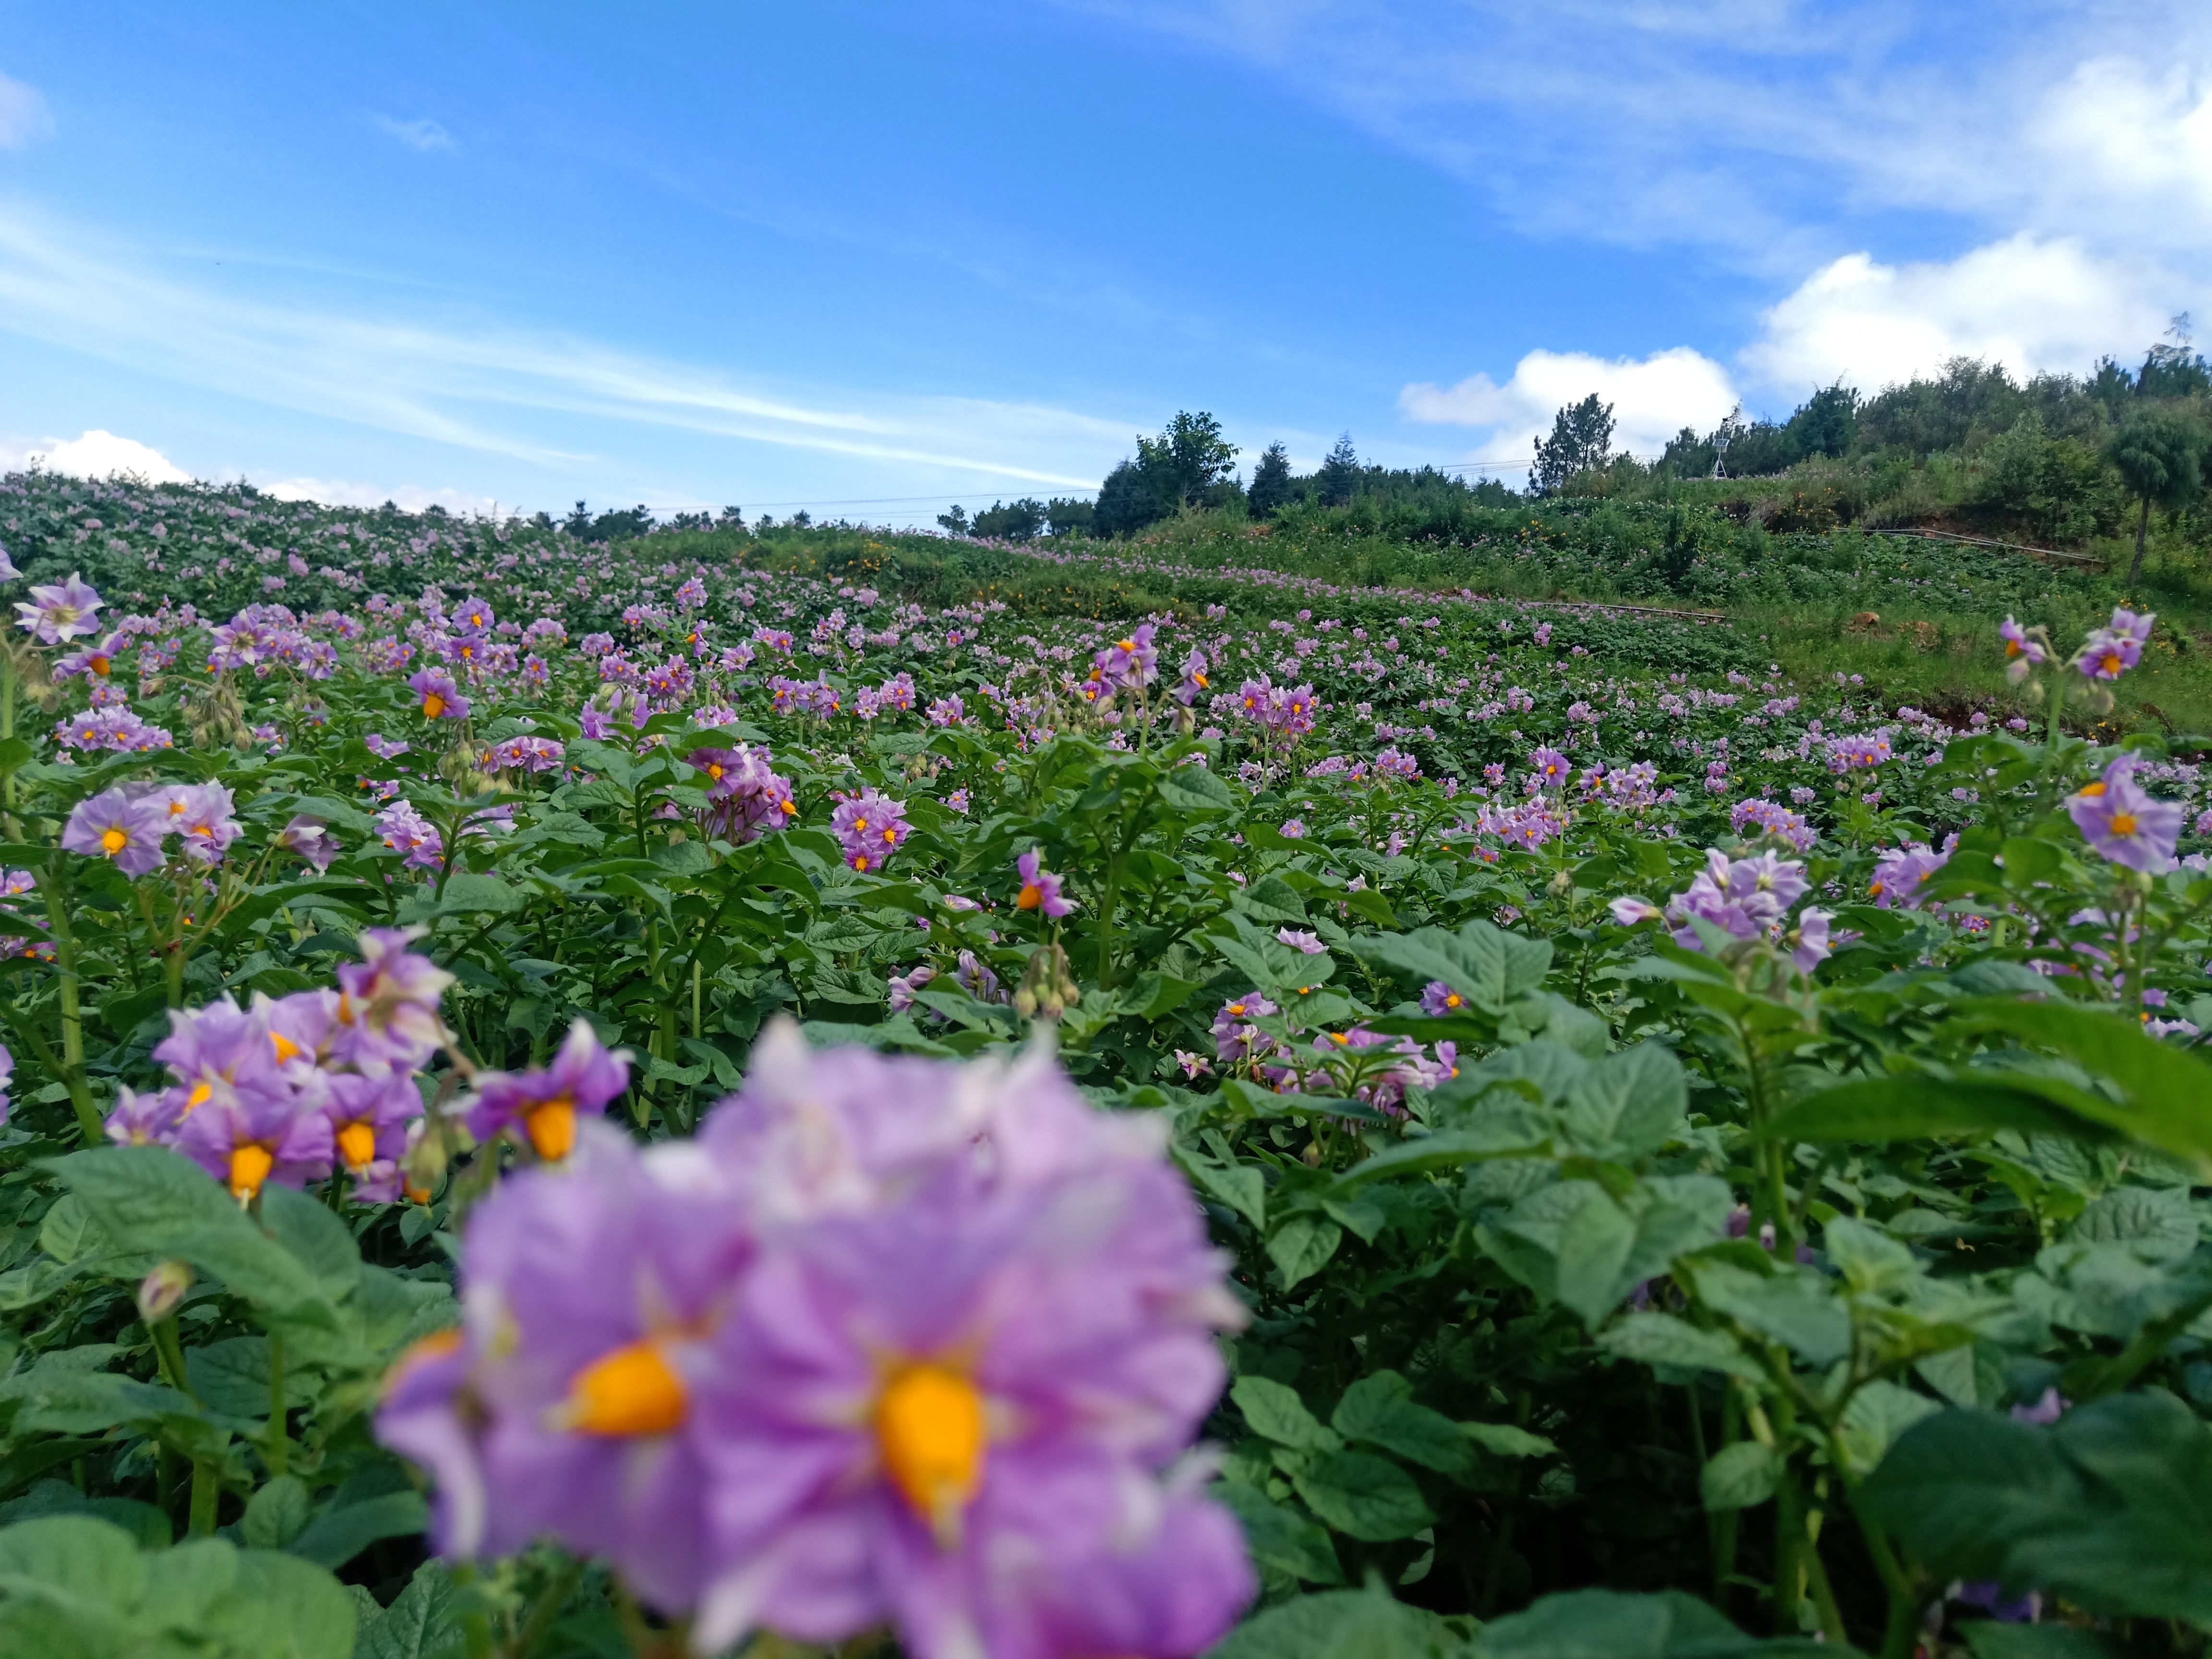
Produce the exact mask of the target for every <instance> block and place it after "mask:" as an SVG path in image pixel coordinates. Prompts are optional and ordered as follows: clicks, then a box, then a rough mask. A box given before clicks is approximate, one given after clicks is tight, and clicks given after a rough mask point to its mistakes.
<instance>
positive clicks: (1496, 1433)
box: [1459, 1423, 1559, 1457]
mask: <svg viewBox="0 0 2212 1659" xmlns="http://www.w3.org/2000/svg"><path fill="white" fill-rule="evenodd" d="M1459 1431H1460V1432H1461V1433H1462V1434H1463V1435H1465V1436H1466V1437H1468V1439H1470V1440H1472V1441H1474V1443H1475V1444H1476V1445H1478V1446H1480V1447H1481V1448H1482V1449H1483V1450H1485V1451H1486V1452H1488V1453H1489V1454H1490V1455H1492V1456H1493V1457H1552V1456H1555V1455H1557V1454H1558V1452H1559V1447H1558V1446H1556V1445H1555V1444H1553V1443H1552V1442H1551V1441H1549V1440H1547V1439H1545V1438H1544V1437H1543V1436H1542V1435H1541V1434H1531V1433H1529V1432H1528V1430H1526V1429H1523V1428H1516V1426H1514V1425H1512V1424H1510V1423H1462V1424H1461V1425H1459Z"/></svg>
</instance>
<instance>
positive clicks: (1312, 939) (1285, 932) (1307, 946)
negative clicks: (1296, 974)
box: [1275, 927, 1328, 957]
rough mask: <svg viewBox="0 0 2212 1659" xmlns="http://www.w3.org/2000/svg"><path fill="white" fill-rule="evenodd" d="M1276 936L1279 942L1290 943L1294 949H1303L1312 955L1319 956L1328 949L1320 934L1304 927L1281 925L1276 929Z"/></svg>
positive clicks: (1308, 954)
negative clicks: (1310, 931)
mask: <svg viewBox="0 0 2212 1659" xmlns="http://www.w3.org/2000/svg"><path fill="white" fill-rule="evenodd" d="M1275 938H1276V939H1277V941H1278V942H1279V943H1281V944H1284V945H1289V946H1290V947H1291V949H1292V950H1293V951H1304V953H1305V954H1306V955H1307V956H1310V957H1317V956H1319V955H1321V954H1322V952H1323V951H1327V950H1328V946H1327V945H1323V944H1322V942H1321V935H1320V934H1318V933H1309V932H1308V931H1307V930H1306V929H1304V928H1303V927H1279V928H1277V929H1276V930H1275Z"/></svg>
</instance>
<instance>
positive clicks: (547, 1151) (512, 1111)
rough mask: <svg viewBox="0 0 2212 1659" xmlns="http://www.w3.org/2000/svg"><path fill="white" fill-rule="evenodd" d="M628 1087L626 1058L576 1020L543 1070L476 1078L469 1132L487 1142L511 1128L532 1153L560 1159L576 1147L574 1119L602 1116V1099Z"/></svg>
mask: <svg viewBox="0 0 2212 1659" xmlns="http://www.w3.org/2000/svg"><path fill="white" fill-rule="evenodd" d="M627 1088H629V1060H628V1058H627V1057H626V1056H625V1055H623V1054H621V1053H618V1052H615V1051H612V1050H610V1049H608V1048H605V1047H604V1046H602V1045H601V1043H600V1042H599V1033H598V1032H596V1031H594V1030H592V1022H591V1021H589V1020H587V1019H582V1018H579V1019H578V1020H576V1022H575V1023H574V1024H572V1025H570V1026H569V1027H568V1040H567V1041H566V1042H563V1043H562V1045H561V1049H560V1052H559V1053H558V1054H555V1055H554V1056H553V1063H552V1064H551V1065H550V1066H547V1067H545V1069H544V1070H543V1071H536V1072H521V1073H507V1072H492V1073H486V1074H485V1075H484V1076H483V1077H482V1078H479V1079H477V1091H476V1095H475V1097H474V1099H473V1100H472V1101H471V1103H470V1107H469V1115H468V1126H469V1133H471V1134H472V1135H474V1136H475V1137H476V1138H477V1139H478V1140H489V1139H491V1138H492V1137H493V1136H494V1135H495V1134H497V1133H499V1132H500V1131H501V1130H502V1129H506V1128H509V1127H512V1128H513V1129H514V1130H515V1131H516V1132H517V1133H520V1135H522V1137H523V1138H524V1139H526V1140H528V1141H529V1143H530V1145H531V1147H532V1150H533V1151H535V1152H537V1154H538V1157H540V1158H545V1159H548V1160H555V1159H559V1158H566V1157H568V1154H569V1152H571V1151H572V1150H573V1149H574V1146H575V1145H576V1127H577V1119H578V1118H579V1117H580V1116H584V1117H600V1116H604V1115H605V1113H606V1109H607V1103H608V1102H610V1101H611V1100H613V1099H615V1098H616V1097H618V1096H619V1095H620V1094H621V1093H622V1091H623V1090H625V1089H627Z"/></svg>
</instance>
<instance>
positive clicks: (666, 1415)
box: [554, 1339, 690, 1435]
mask: <svg viewBox="0 0 2212 1659" xmlns="http://www.w3.org/2000/svg"><path fill="white" fill-rule="evenodd" d="M689 1405H690V1395H689V1391H688V1390H687V1389H685V1388H684V1378H683V1377H682V1376H680V1375H679V1374H678V1371H677V1370H676V1368H675V1367H674V1366H673V1365H671V1364H669V1363H668V1356H667V1355H666V1354H665V1353H663V1352H661V1350H660V1345H659V1343H657V1342H654V1341H653V1340H650V1339H647V1340H644V1341H641V1342H630V1343H625V1344H624V1345H623V1346H621V1347H619V1348H617V1349H616V1350H615V1351H614V1352H611V1353H608V1354H602V1355H601V1356H600V1357H599V1358H597V1359H595V1360H593V1361H592V1363H591V1364H588V1365H586V1366H585V1367H584V1369H583V1370H580V1371H578V1372H577V1373H576V1375H575V1376H573V1377H572V1378H570V1379H569V1382H568V1398H567V1399H566V1400H565V1401H562V1403H561V1404H560V1405H559V1406H557V1407H555V1408H554V1421H555V1424H556V1426H557V1427H560V1428H564V1429H572V1430H574V1431H576V1432H578V1433H580V1434H603V1435H631V1434H666V1433H668V1432H670V1431H671V1430H674V1429H678V1428H681V1427H682V1426H683V1425H684V1412H685V1410H686V1408H687V1407H689Z"/></svg>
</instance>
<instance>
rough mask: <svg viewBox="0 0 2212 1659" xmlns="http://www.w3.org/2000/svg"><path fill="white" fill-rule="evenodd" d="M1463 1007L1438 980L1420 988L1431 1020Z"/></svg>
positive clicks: (1463, 1000) (1458, 996) (1464, 1003)
mask: <svg viewBox="0 0 2212 1659" xmlns="http://www.w3.org/2000/svg"><path fill="white" fill-rule="evenodd" d="M1653 914H1654V915H1656V914H1657V913H1656V911H1655V912H1654V913H1653ZM1465 1006H1467V999H1466V998H1465V997H1463V996H1462V995H1461V994H1459V993H1458V992H1456V991H1455V990H1453V989H1452V987H1450V986H1449V985H1447V984H1445V983H1444V982H1443V981H1442V980H1440V979H1432V980H1431V981H1429V982H1428V983H1427V984H1426V985H1425V986H1423V987H1421V1012H1423V1013H1425V1014H1426V1015H1428V1016H1429V1017H1430V1018H1432V1019H1441V1018H1443V1017H1444V1016H1445V1015H1447V1014H1455V1013H1457V1012H1459V1011H1460V1010H1461V1009H1462V1008H1464V1007H1465Z"/></svg>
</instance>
